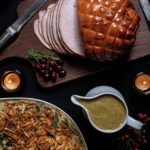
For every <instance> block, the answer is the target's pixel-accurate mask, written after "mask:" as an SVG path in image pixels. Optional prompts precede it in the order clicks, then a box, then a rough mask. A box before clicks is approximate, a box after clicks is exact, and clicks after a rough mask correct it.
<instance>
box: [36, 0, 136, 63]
mask: <svg viewBox="0 0 150 150" xmlns="http://www.w3.org/2000/svg"><path fill="white" fill-rule="evenodd" d="M138 26H139V16H138V14H137V12H136V11H135V9H134V7H133V5H132V3H131V1H130V0H58V1H55V3H53V4H50V5H49V6H48V7H47V9H46V10H42V11H40V12H39V16H38V18H37V19H36V20H35V22H34V33H35V35H36V36H37V37H38V39H39V40H40V41H41V43H42V44H43V45H44V46H45V47H46V48H48V49H50V50H54V51H56V52H57V53H61V54H64V55H69V56H70V55H71V56H80V57H82V58H86V57H88V58H90V59H93V60H97V61H113V60H116V59H118V58H121V57H122V56H124V55H125V54H126V53H127V52H128V51H129V48H130V47H131V46H132V45H133V44H134V41H135V36H136V31H137V29H138Z"/></svg>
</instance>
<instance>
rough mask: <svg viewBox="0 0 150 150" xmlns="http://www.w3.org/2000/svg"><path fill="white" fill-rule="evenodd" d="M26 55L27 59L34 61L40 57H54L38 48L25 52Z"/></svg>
mask: <svg viewBox="0 0 150 150" xmlns="http://www.w3.org/2000/svg"><path fill="white" fill-rule="evenodd" d="M27 56H28V58H29V59H31V60H34V61H39V60H40V59H48V60H50V59H53V58H54V56H53V55H52V54H51V53H44V52H40V51H38V50H29V51H28V52H27Z"/></svg>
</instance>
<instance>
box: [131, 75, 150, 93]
mask: <svg viewBox="0 0 150 150" xmlns="http://www.w3.org/2000/svg"><path fill="white" fill-rule="evenodd" d="M134 86H135V88H136V90H138V91H139V92H141V93H142V94H145V95H148V94H150V75H148V74H145V73H143V72H141V73H139V74H137V75H136V77H135V80H134Z"/></svg>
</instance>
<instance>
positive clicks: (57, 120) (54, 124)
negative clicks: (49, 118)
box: [53, 112, 59, 129]
mask: <svg viewBox="0 0 150 150" xmlns="http://www.w3.org/2000/svg"><path fill="white" fill-rule="evenodd" d="M58 122H59V118H58V114H57V113H56V112H55V114H54V120H53V127H54V128H55V129H56V128H58Z"/></svg>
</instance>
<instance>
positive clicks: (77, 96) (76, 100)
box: [71, 95, 91, 109]
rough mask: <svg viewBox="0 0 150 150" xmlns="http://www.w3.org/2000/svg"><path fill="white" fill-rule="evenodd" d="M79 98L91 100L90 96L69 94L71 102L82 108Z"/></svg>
mask: <svg viewBox="0 0 150 150" xmlns="http://www.w3.org/2000/svg"><path fill="white" fill-rule="evenodd" d="M80 100H91V97H85V96H79V95H72V96H71V101H72V103H73V104H75V105H77V106H80V107H82V108H84V106H83V105H82V104H81V103H80V102H79V101H80ZM84 109H85V108H84Z"/></svg>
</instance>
